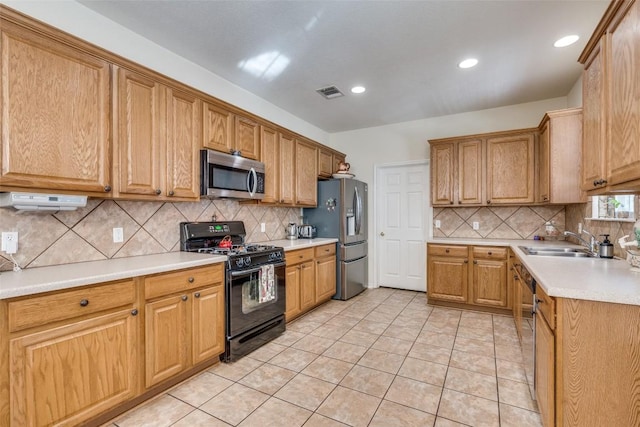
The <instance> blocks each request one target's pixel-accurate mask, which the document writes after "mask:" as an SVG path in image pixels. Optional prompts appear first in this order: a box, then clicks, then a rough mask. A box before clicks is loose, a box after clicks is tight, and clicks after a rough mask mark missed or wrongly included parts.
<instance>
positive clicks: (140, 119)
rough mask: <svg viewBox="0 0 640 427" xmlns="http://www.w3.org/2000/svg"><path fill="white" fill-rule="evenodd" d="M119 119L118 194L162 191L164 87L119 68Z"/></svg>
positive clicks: (158, 192) (116, 144) (116, 152)
mask: <svg viewBox="0 0 640 427" xmlns="http://www.w3.org/2000/svg"><path fill="white" fill-rule="evenodd" d="M117 82H118V101H117V102H118V107H117V108H118V121H117V129H116V132H114V134H116V135H117V138H116V141H115V144H114V147H115V153H114V156H116V159H117V160H116V167H115V168H114V170H116V171H118V170H119V171H120V173H119V177H118V178H119V180H118V184H117V188H116V189H115V190H116V194H140V195H157V196H160V195H161V194H162V191H163V189H162V188H161V187H162V185H161V183H160V169H159V165H162V164H164V162H165V152H164V147H165V143H164V142H165V133H164V129H163V127H162V120H161V116H162V105H163V94H164V88H163V86H162V85H161V84H160V83H158V82H157V81H155V80H153V79H150V78H148V77H146V76H142V75H140V74H137V73H134V72H132V71H129V70H126V69H123V68H120V69H118V76H117Z"/></svg>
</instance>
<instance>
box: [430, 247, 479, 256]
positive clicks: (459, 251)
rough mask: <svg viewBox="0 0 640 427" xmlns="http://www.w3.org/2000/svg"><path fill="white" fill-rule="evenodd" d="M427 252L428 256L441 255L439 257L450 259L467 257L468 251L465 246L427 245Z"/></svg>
mask: <svg viewBox="0 0 640 427" xmlns="http://www.w3.org/2000/svg"><path fill="white" fill-rule="evenodd" d="M427 252H428V254H429V255H441V256H452V257H467V256H469V251H468V249H467V247H466V246H450V245H428V246H427Z"/></svg>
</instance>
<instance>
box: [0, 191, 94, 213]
mask: <svg viewBox="0 0 640 427" xmlns="http://www.w3.org/2000/svg"><path fill="white" fill-rule="evenodd" d="M86 205H87V196H70V195H67V194H39V193H18V192H11V193H0V207H11V208H14V209H17V210H21V211H74V210H76V209H78V208H81V207H84V206H86Z"/></svg>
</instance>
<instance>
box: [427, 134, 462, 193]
mask: <svg viewBox="0 0 640 427" xmlns="http://www.w3.org/2000/svg"><path fill="white" fill-rule="evenodd" d="M455 150H456V144H454V143H453V142H448V143H442V144H431V203H432V204H433V206H441V205H445V206H448V205H453V204H454V203H455V195H454V192H453V188H454V178H455V176H454V173H455V171H454V161H455Z"/></svg>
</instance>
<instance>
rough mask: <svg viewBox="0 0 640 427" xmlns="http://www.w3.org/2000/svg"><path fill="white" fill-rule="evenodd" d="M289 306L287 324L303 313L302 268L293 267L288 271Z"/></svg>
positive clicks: (286, 313)
mask: <svg viewBox="0 0 640 427" xmlns="http://www.w3.org/2000/svg"><path fill="white" fill-rule="evenodd" d="M285 283H286V288H287V305H286V311H285V313H284V314H285V317H286V319H287V322H289V321H290V320H292V319H294V318H296V317H297V316H298V315H299V314H300V313H301V311H302V310H301V305H300V304H301V301H300V266H299V265H292V266H290V267H287V270H286V282H285Z"/></svg>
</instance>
